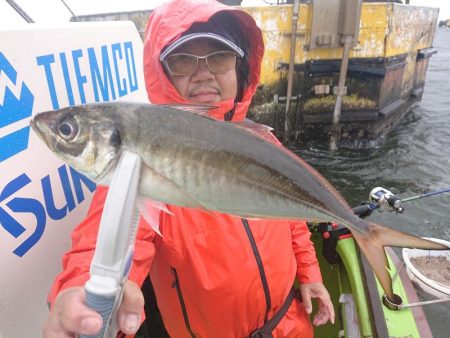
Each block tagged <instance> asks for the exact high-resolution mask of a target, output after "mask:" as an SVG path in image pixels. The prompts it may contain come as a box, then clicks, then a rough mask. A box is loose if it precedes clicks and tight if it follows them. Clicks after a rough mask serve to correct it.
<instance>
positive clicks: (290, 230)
mask: <svg viewBox="0 0 450 338" xmlns="http://www.w3.org/2000/svg"><path fill="white" fill-rule="evenodd" d="M219 11H228V12H229V13H231V14H232V15H234V16H235V17H236V18H237V19H238V20H239V23H240V26H241V29H242V31H243V32H246V34H247V39H248V40H249V41H250V46H249V50H250V57H249V68H250V73H249V82H248V86H247V87H246V89H245V92H244V95H243V99H242V102H240V103H238V104H237V106H236V109H235V113H234V116H233V120H235V121H241V120H243V119H244V117H245V114H246V112H247V109H248V106H249V104H250V101H251V98H252V96H253V94H254V93H255V91H256V87H257V85H258V81H259V74H260V67H261V60H262V56H263V52H264V46H263V40H262V34H261V31H260V29H259V28H258V27H257V26H256V23H255V21H254V20H253V18H252V17H251V16H250V15H248V14H246V13H245V12H243V11H241V10H238V9H235V8H232V7H228V6H225V5H222V4H220V3H218V2H215V1H210V0H209V1H207V0H188V1H170V2H167V3H166V4H165V5H163V6H161V7H160V8H159V9H157V10H155V11H154V12H153V13H152V14H151V16H150V19H149V23H148V26H147V35H146V38H145V42H144V44H145V45H144V64H145V66H144V72H145V80H146V85H147V91H148V94H149V98H150V100H151V102H153V103H169V102H179V103H183V102H185V100H184V99H183V98H182V97H180V95H179V94H178V93H177V91H176V89H175V88H174V87H173V86H172V85H171V83H170V81H169V80H168V78H167V77H166V75H165V73H164V70H163V68H162V66H161V64H160V62H159V54H160V52H161V50H162V49H163V47H164V46H166V45H167V44H168V43H170V42H172V41H174V40H176V39H177V38H178V37H179V36H180V35H181V34H182V33H183V32H184V31H185V30H187V29H188V28H189V26H190V25H191V23H192V22H193V21H197V22H204V21H207V20H208V19H209V18H210V17H211V16H212V15H214V14H215V13H217V12H219ZM186 13H190V14H188V15H187V14H186ZM233 105H234V103H233V102H222V103H221V106H220V109H218V110H215V111H214V113H212V115H213V117H214V118H217V119H223V118H224V113H225V112H227V111H228V110H229V109H230V107H232V106H233ZM274 142H276V141H275V138H274ZM243 146H245V145H243ZM106 194H107V188H105V187H98V189H97V191H96V193H95V195H94V197H93V200H92V204H91V207H90V209H89V212H88V215H87V218H86V219H85V220H84V221H83V222H82V223H81V224H80V225H79V226H78V227H77V228H76V229H75V230H74V232H73V234H72V240H73V247H72V249H71V250H70V251H69V252H68V253H66V255H65V256H64V258H63V268H64V270H63V272H62V273H61V274H60V275H59V276H58V277H57V278H56V281H55V283H54V285H53V288H52V290H51V292H50V294H49V302H50V303H51V302H52V301H53V300H54V299H55V297H56V295H57V294H58V292H60V291H61V290H63V289H65V288H68V287H71V286H80V285H84V283H85V282H86V281H87V279H88V278H89V265H90V261H91V259H92V256H93V251H94V248H95V241H96V236H97V231H98V225H99V222H100V217H101V213H102V209H103V205H104V202H105V198H106ZM168 209H169V210H170V211H171V212H172V213H173V215H167V214H165V213H161V216H160V230H161V232H162V234H163V237H160V236H159V235H155V233H154V232H153V230H152V229H151V228H150V226H149V225H148V224H146V223H145V221H143V220H141V222H140V225H139V232H138V234H137V241H136V250H135V251H136V253H135V257H134V262H133V267H132V270H131V273H130V277H129V278H130V280H133V281H135V282H136V283H138V284H139V285H141V284H142V282H143V281H144V279H145V278H146V276H147V275H148V273H149V271H150V277H151V281H152V284H153V287H154V290H155V294H156V298H157V302H158V307H159V309H160V312H161V314H162V318H163V321H164V324H165V327H166V329H167V331H168V332H169V334H170V335H171V336H172V337H199V338H200V337H209V338H213V337H214V338H219V337H224V338H232V337H248V336H249V334H250V333H251V332H253V331H254V330H255V329H257V328H259V327H261V326H262V325H263V324H264V321H265V318H266V317H267V318H269V319H270V318H272V317H273V315H274V314H275V313H276V311H277V310H278V309H279V307H280V306H281V305H282V304H283V302H284V300H285V298H286V296H287V295H288V293H289V291H290V289H291V287H292V285H293V283H294V280H295V278H296V277H297V278H298V280H299V281H300V283H312V282H321V281H322V280H321V274H320V270H319V267H318V263H317V260H316V256H315V251H314V247H313V245H312V243H311V241H310V239H309V238H310V233H309V231H308V229H307V226H306V223H304V222H299V221H280V220H251V219H249V220H245V219H240V218H237V217H232V216H229V215H224V214H219V213H216V212H210V213H206V212H204V211H201V210H196V209H187V208H180V207H175V206H168ZM273 336H274V337H312V336H313V333H312V326H311V323H310V321H309V318H308V315H307V314H306V312H305V311H304V309H303V306H302V304H301V303H300V301H298V300H297V299H296V300H294V302H293V303H292V304H291V306H290V308H289V310H288V312H287V313H286V314H285V316H284V317H283V319H282V320H281V322H280V323H279V324H278V326H277V327H276V329H275V330H274V331H273Z"/></svg>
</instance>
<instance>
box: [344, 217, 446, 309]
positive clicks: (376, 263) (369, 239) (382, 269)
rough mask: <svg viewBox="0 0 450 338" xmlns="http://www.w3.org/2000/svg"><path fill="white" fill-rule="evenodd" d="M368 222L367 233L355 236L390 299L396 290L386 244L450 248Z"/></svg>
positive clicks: (423, 247) (424, 247)
mask: <svg viewBox="0 0 450 338" xmlns="http://www.w3.org/2000/svg"><path fill="white" fill-rule="evenodd" d="M368 224H369V232H368V233H367V234H363V233H361V232H357V231H354V232H353V236H354V238H355V240H356V241H357V243H358V245H359V247H360V249H361V251H362V252H363V253H364V255H365V257H366V258H367V261H368V262H369V264H370V265H371V266H372V269H373V272H374V273H375V275H376V276H377V278H378V281H379V282H380V284H381V287H382V288H383V290H384V292H385V293H386V297H387V298H388V299H390V300H393V299H394V292H393V289H392V279H391V275H390V274H389V264H388V260H387V257H386V252H385V251H384V247H385V246H394V247H403V248H418V249H430V250H446V249H447V250H448V249H449V248H448V247H447V246H445V245H443V244H440V243H436V242H433V241H429V240H426V239H423V238H420V237H416V236H413V235H409V234H406V233H404V232H401V231H398V230H393V229H389V228H386V227H384V226H381V225H379V224H375V223H371V222H368Z"/></svg>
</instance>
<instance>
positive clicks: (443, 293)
mask: <svg viewBox="0 0 450 338" xmlns="http://www.w3.org/2000/svg"><path fill="white" fill-rule="evenodd" d="M425 239H428V240H430V241H433V242H437V243H440V244H444V245H446V246H448V247H449V250H422V249H407V248H404V249H403V250H402V256H403V260H404V262H405V264H406V271H407V273H408V276H409V278H410V279H411V281H412V282H413V283H415V284H416V285H418V286H419V287H420V288H421V289H422V290H424V291H425V292H426V293H428V294H430V295H432V296H434V297H437V298H449V297H450V286H448V285H444V284H442V283H439V282H437V281H435V280H433V279H430V278H428V277H426V276H424V275H423V274H422V273H421V272H420V271H419V270H418V269H417V268H416V267H415V266H414V265H413V264H412V262H411V259H412V258H414V257H421V256H426V257H428V256H434V257H445V258H446V259H447V260H448V261H450V242H448V241H444V240H442V239H437V238H425Z"/></svg>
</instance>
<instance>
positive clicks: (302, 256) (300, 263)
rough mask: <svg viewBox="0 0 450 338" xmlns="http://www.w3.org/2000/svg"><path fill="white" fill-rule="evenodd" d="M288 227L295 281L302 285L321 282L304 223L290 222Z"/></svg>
mask: <svg viewBox="0 0 450 338" xmlns="http://www.w3.org/2000/svg"><path fill="white" fill-rule="evenodd" d="M290 227H291V234H292V248H293V250H294V254H295V258H296V260H297V279H298V280H299V282H300V283H302V284H307V283H315V282H322V275H321V273H320V268H319V262H318V261H317V257H316V251H315V249H314V245H313V243H312V242H311V240H310V237H311V233H310V232H309V229H308V226H307V225H306V222H303V221H293V222H290Z"/></svg>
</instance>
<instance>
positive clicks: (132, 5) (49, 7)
mask: <svg viewBox="0 0 450 338" xmlns="http://www.w3.org/2000/svg"><path fill="white" fill-rule="evenodd" d="M164 1H166V0H126V1H123V0H64V2H65V3H66V4H67V5H68V6H69V7H70V8H71V10H72V11H73V12H74V13H75V14H76V15H84V14H95V13H110V12H120V11H132V10H139V9H150V8H154V7H155V6H157V5H158V4H160V3H162V2H164ZM15 2H16V3H17V4H18V5H19V6H20V7H21V8H22V9H23V10H24V11H25V12H26V13H27V14H28V15H29V16H30V17H31V18H32V19H33V20H34V21H35V22H37V23H51V22H67V21H69V19H70V17H71V16H72V14H71V13H70V12H69V10H68V9H67V8H66V7H65V6H64V4H63V1H61V0H38V1H37V0H15ZM270 2H274V3H276V0H244V1H243V5H264V4H266V3H270ZM410 3H411V4H412V5H425V6H430V7H439V8H440V15H439V19H440V20H443V19H450V1H448V0H410ZM23 22H24V20H23V19H22V18H21V17H20V16H19V15H18V14H17V13H16V12H15V11H14V10H13V9H12V8H11V6H10V5H9V4H8V3H7V2H6V0H0V29H2V28H5V27H11V26H13V25H17V24H21V23H23Z"/></svg>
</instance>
